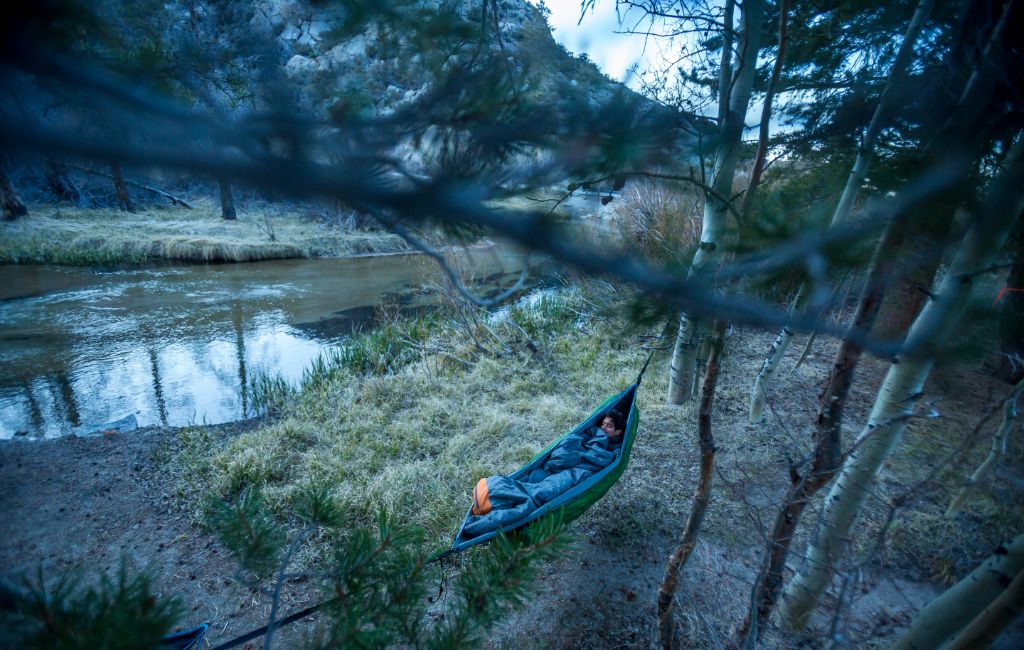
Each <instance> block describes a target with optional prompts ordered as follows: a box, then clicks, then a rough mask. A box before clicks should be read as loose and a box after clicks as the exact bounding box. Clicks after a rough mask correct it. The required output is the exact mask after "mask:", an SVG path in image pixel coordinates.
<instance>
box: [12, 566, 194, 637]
mask: <svg viewBox="0 0 1024 650" xmlns="http://www.w3.org/2000/svg"><path fill="white" fill-rule="evenodd" d="M182 614H183V608H182V605H181V601H180V599H178V598H158V597H157V595H156V592H155V591H154V590H153V579H152V578H151V577H150V575H149V574H147V573H145V572H143V573H134V572H133V571H131V570H130V569H129V568H128V566H127V565H126V564H125V563H124V562H123V561H122V563H121V565H120V567H119V569H118V571H117V574H116V575H115V576H113V577H111V576H108V575H101V576H100V577H99V578H98V580H97V579H90V580H86V577H85V576H84V575H83V574H81V573H64V574H61V575H59V576H57V577H56V578H53V577H47V576H45V575H44V574H43V573H42V571H40V572H39V574H38V575H37V576H36V578H35V579H34V580H26V581H24V584H22V585H13V584H5V583H0V630H2V631H3V636H4V644H5V645H7V644H10V645H9V647H16V648H26V649H33V648H38V649H39V650H43V649H50V648H69V649H71V648H75V649H81V650H86V649H87V648H104V649H107V650H118V649H124V650H129V649H135V648H151V647H156V646H157V645H158V642H159V640H160V639H161V638H162V637H163V636H164V635H166V634H167V633H168V632H169V631H170V630H171V627H172V626H173V625H174V623H175V622H176V621H178V620H179V619H180V618H181V616H182Z"/></svg>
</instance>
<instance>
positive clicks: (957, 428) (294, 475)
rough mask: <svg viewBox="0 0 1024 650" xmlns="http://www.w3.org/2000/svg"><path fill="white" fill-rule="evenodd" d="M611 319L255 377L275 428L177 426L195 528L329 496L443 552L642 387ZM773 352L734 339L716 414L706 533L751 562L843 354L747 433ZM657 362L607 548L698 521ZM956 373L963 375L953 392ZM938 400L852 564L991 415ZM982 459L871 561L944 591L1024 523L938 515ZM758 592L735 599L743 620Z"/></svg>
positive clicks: (595, 523)
mask: <svg viewBox="0 0 1024 650" xmlns="http://www.w3.org/2000/svg"><path fill="white" fill-rule="evenodd" d="M617 305H620V296H619V295H618V294H616V292H615V291H614V290H612V289H610V288H608V287H607V285H605V286H602V287H600V288H594V289H591V290H578V289H563V290H560V291H555V292H551V293H547V294H544V295H543V296H542V297H540V298H536V299H532V300H524V301H521V302H520V303H519V304H518V305H517V306H514V307H512V308H511V309H509V310H507V312H503V313H502V314H501V315H500V316H498V317H491V318H489V319H488V318H487V317H486V316H483V315H478V319H477V320H474V319H472V318H468V319H465V320H460V319H459V318H455V317H454V316H453V315H452V314H442V315H431V316H424V317H418V318H416V319H400V320H396V321H392V322H391V323H390V324H387V325H385V326H383V327H382V328H380V329H379V330H376V331H374V332H372V333H368V334H364V335H362V336H360V337H357V338H356V339H355V340H353V342H352V343H351V345H350V346H349V347H347V348H345V349H343V350H341V351H339V352H338V353H337V354H335V355H334V356H333V357H332V358H330V359H326V360H323V361H321V362H320V363H317V364H315V365H314V366H313V367H312V368H311V369H310V370H309V371H308V372H307V373H306V376H305V379H304V380H303V382H302V383H301V385H300V386H299V387H297V388H292V387H288V386H286V385H285V384H283V383H281V382H275V381H272V380H261V381H259V382H257V383H258V385H257V387H256V388H257V390H256V391H255V392H256V400H257V402H258V403H259V404H260V405H261V406H262V407H263V408H264V409H266V410H267V411H269V412H270V413H271V414H272V417H271V418H270V419H269V420H268V423H267V424H266V425H265V426H263V427H261V428H259V429H257V430H254V431H251V432H247V433H245V434H243V435H240V436H238V437H236V438H233V439H231V440H228V441H225V442H215V441H214V440H213V438H211V436H209V434H208V433H207V432H206V431H205V430H204V429H203V428H193V429H186V430H183V431H182V432H181V434H180V435H181V438H182V441H183V443H184V445H183V452H182V454H181V455H180V456H179V457H178V459H177V462H179V463H181V464H182V465H183V466H184V468H183V470H184V471H182V475H183V476H185V477H186V479H185V481H184V482H183V483H182V484H181V485H180V486H179V493H180V494H181V496H183V497H184V499H185V502H187V503H190V504H191V506H192V507H193V512H194V513H195V515H196V516H197V517H198V516H199V512H200V505H201V500H202V499H201V496H202V495H205V494H209V493H211V492H212V493H216V494H220V495H222V496H225V497H231V496H234V495H237V494H239V493H240V492H241V491H242V490H243V489H244V488H246V487H248V486H258V487H260V488H262V489H263V491H264V493H265V494H266V495H267V496H268V498H269V500H270V501H271V503H273V504H274V505H275V507H277V508H279V509H280V510H281V511H282V512H287V511H288V510H289V507H290V503H291V502H290V500H291V499H292V497H293V495H295V494H296V493H297V492H298V491H299V489H300V488H302V487H303V486H319V487H322V488H324V489H326V490H328V491H329V492H330V493H331V494H333V495H335V496H336V497H337V498H338V499H339V500H340V502H341V503H342V504H343V505H344V507H345V509H346V510H347V511H348V512H349V513H350V515H351V516H353V517H354V520H356V521H361V522H369V521H371V519H372V515H373V513H374V512H375V511H376V510H378V509H379V508H381V507H385V508H387V509H388V510H390V511H391V512H392V513H393V514H394V515H395V516H396V517H397V519H398V520H399V521H400V522H404V523H414V524H419V525H422V526H423V527H424V528H425V529H426V531H427V533H428V538H429V539H430V540H431V541H432V543H436V544H437V545H438V546H441V545H444V544H446V543H448V542H449V541H450V538H451V535H452V534H453V533H454V532H455V527H456V526H457V525H458V523H459V521H460V520H461V517H462V515H463V514H464V512H465V508H466V507H467V506H468V503H469V494H470V490H471V486H472V485H473V483H474V482H475V480H476V479H477V478H479V477H481V476H487V475H490V474H500V473H508V472H510V471H511V470H514V469H516V468H518V467H519V466H521V465H522V464H523V463H525V462H526V461H527V460H529V459H530V458H531V457H532V456H533V455H534V454H535V453H536V452H537V451H539V450H540V449H541V448H543V447H544V446H546V445H547V444H548V443H549V442H550V441H551V440H552V439H553V438H555V437H556V436H558V435H560V434H561V433H563V432H565V431H566V430H568V429H570V428H571V427H572V426H574V425H575V424H576V423H577V422H578V421H579V420H580V419H581V418H583V417H585V416H586V415H587V414H588V413H589V412H590V410H591V409H592V408H593V407H594V406H596V405H597V404H598V403H599V402H600V401H601V400H602V399H603V398H604V397H606V396H607V395H609V394H612V393H614V392H616V391H618V390H620V389H621V388H623V387H625V386H626V385H628V384H629V383H630V382H631V381H632V380H633V379H634V377H635V375H636V372H637V371H638V370H639V368H640V366H641V364H642V362H643V359H644V357H645V356H646V352H645V351H644V350H643V349H642V346H641V343H642V341H640V340H639V339H638V335H641V334H645V333H647V331H646V330H645V329H644V328H642V327H638V326H635V325H630V324H629V323H628V321H626V320H625V319H623V318H621V317H620V316H619V314H621V313H623V311H624V309H620V307H619V306H617ZM768 343H769V340H768V336H767V335H765V334H764V333H761V332H750V331H745V330H737V332H736V334H735V335H733V336H732V337H731V339H730V340H729V342H728V345H727V350H728V352H727V357H726V359H725V363H724V368H723V373H722V378H721V380H720V385H719V392H718V395H717V398H716V404H715V416H714V417H715V424H714V428H715V436H716V444H717V445H718V446H719V451H720V453H719V460H718V467H719V468H720V474H719V476H720V479H716V488H715V495H714V497H713V501H712V506H711V509H710V511H709V513H708V518H707V521H706V524H705V529H706V533H705V538H706V539H708V540H712V541H713V543H714V544H716V545H721V546H724V547H726V548H731V549H737V550H741V551H742V553H744V554H746V555H747V556H750V557H757V555H758V554H759V553H760V542H759V539H760V538H759V533H758V528H759V527H760V526H762V525H767V524H768V523H770V520H771V517H773V516H774V512H775V508H776V507H777V505H776V503H777V501H778V499H779V498H780V497H781V495H782V494H784V492H785V490H786V488H787V487H788V485H789V477H788V465H787V460H786V459H787V458H800V457H803V456H804V455H806V454H807V453H808V451H809V440H808V437H809V436H807V435H806V432H807V431H808V430H809V427H810V424H811V423H812V422H813V417H814V406H815V396H816V394H817V392H818V390H819V386H820V383H821V381H822V380H823V378H824V377H825V376H826V375H827V369H828V366H829V364H830V362H831V355H832V354H833V353H834V347H833V346H831V345H829V344H822V345H820V346H819V349H818V350H817V351H815V352H814V353H813V354H812V355H811V359H810V361H809V362H808V363H807V364H805V366H803V367H802V368H801V369H800V370H799V371H798V372H795V373H792V374H791V375H788V376H787V377H785V378H784V379H782V380H780V381H781V383H780V386H779V388H778V393H777V394H776V395H777V396H776V398H775V400H774V401H773V405H772V409H771V413H772V415H771V418H770V420H769V421H768V422H764V423H759V424H750V423H749V422H747V418H746V414H747V409H746V406H747V397H748V395H749V385H750V384H749V382H750V381H751V380H752V377H753V373H754V372H755V371H756V365H757V362H758V361H759V360H760V355H761V354H762V353H763V350H764V349H765V348H766V347H767V345H768ZM797 347H799V346H797ZM791 362H792V360H789V361H788V363H791ZM664 366H665V359H664V358H663V357H662V358H660V359H657V360H656V361H655V363H654V364H652V367H651V369H650V370H649V372H648V374H647V376H646V378H645V383H644V386H643V389H642V390H641V392H640V395H639V406H640V409H641V411H642V412H643V416H642V419H641V426H640V434H639V438H638V441H637V444H636V447H635V448H634V452H633V459H632V461H631V464H630V467H629V468H628V469H627V471H626V473H625V474H624V476H623V478H622V480H621V481H620V482H619V484H618V485H617V486H616V487H615V488H614V489H613V490H612V491H611V492H610V493H609V495H608V496H607V497H606V498H605V499H604V500H602V501H601V502H600V503H598V504H597V505H596V506H595V507H594V508H593V509H592V510H591V511H590V512H589V513H588V514H587V516H585V517H584V518H583V519H582V520H581V523H580V524H578V527H582V529H583V530H584V531H586V534H587V535H588V537H589V538H590V539H591V540H592V541H595V542H596V543H598V544H599V545H600V546H603V547H607V548H609V549H617V548H622V547H623V546H626V547H628V546H630V545H633V544H642V543H644V542H645V541H646V540H647V539H648V538H650V537H651V536H661V537H662V538H668V539H670V538H671V536H673V535H675V534H676V533H677V532H678V530H679V528H680V527H681V525H682V522H683V519H684V518H685V516H686V513H687V512H688V510H689V505H690V497H691V493H692V489H693V485H694V483H695V480H696V475H697V451H696V445H695V439H694V438H695V423H696V417H695V412H694V407H693V405H692V403H691V404H687V405H684V406H681V407H675V406H667V405H665V404H663V396H664V393H665V390H666V386H665V374H666V373H665V367H664ZM882 369H883V368H882V366H881V365H880V364H875V365H871V364H867V365H866V366H865V367H864V368H863V370H862V372H861V374H860V375H859V379H858V383H857V385H856V388H855V390H854V394H853V395H852V396H851V399H850V406H849V409H848V413H849V416H848V417H849V428H850V430H852V429H855V428H857V427H859V425H860V423H861V422H863V419H864V418H865V417H866V414H867V411H868V410H869V408H870V403H871V400H872V399H873V397H874V391H875V390H876V389H877V386H878V383H879V381H880V372H881V371H882ZM963 376H965V375H963V374H962V373H960V371H958V373H957V374H956V376H955V379H946V380H944V381H947V382H948V381H962V380H963V379H962V378H963ZM969 383H970V385H971V386H973V387H975V388H977V389H978V390H981V389H982V388H984V390H985V391H987V392H986V393H985V395H987V396H988V397H991V398H992V399H997V398H998V396H997V395H996V393H997V392H998V390H1000V389H999V387H998V386H997V385H996V384H995V383H994V382H989V383H986V381H985V380H983V379H979V377H977V376H973V373H972V376H971V377H970V378H969ZM930 386H931V388H929V390H934V391H941V392H942V393H944V394H947V393H948V394H950V395H956V397H951V398H947V399H946V400H945V401H944V415H945V417H943V418H936V419H933V420H929V421H922V422H921V423H920V424H918V425H915V426H913V427H912V428H911V430H910V431H908V434H907V436H906V437H905V439H904V443H903V445H902V446H901V448H900V450H898V451H897V456H894V461H893V463H892V466H891V469H890V472H889V473H887V475H886V477H885V479H884V480H883V482H882V483H881V484H880V486H879V489H878V496H879V499H878V500H877V501H876V502H873V503H872V505H871V506H870V507H869V509H868V511H867V513H866V514H865V517H864V522H865V524H864V525H863V526H861V527H860V529H859V531H858V539H857V540H856V541H857V544H856V545H855V548H856V549H858V550H864V549H867V548H869V547H870V546H871V544H873V542H874V539H875V537H874V535H875V531H876V530H877V527H878V526H879V525H881V522H882V521H883V520H884V516H885V514H886V512H887V509H886V503H887V499H888V498H891V497H893V496H895V495H899V494H901V493H902V492H903V491H904V490H905V489H906V488H907V487H909V486H911V485H913V484H914V483H915V482H916V481H917V480H919V479H920V478H921V477H923V476H924V475H925V474H926V473H927V472H928V471H929V470H930V468H931V467H933V466H934V465H935V464H936V463H937V462H939V461H940V460H941V459H943V458H944V456H945V455H946V454H947V453H948V452H949V451H950V450H951V449H953V448H955V447H956V445H957V444H958V442H959V440H961V439H962V436H963V435H965V434H966V432H967V430H968V429H969V427H970V425H971V423H972V422H973V421H975V418H977V417H978V416H979V415H980V413H982V412H983V411H984V410H986V409H987V408H988V406H989V405H990V402H987V401H986V400H987V399H988V397H983V396H980V395H974V394H973V393H968V392H964V391H963V390H962V389H960V388H957V387H955V386H949V385H944V384H942V383H935V384H930ZM850 435H851V436H852V432H851V433H850ZM937 441H939V442H937ZM986 444H987V443H986V442H985V441H984V440H982V441H981V442H980V444H979V446H978V447H977V448H976V449H975V454H974V455H983V452H984V449H983V448H984V447H985V446H986ZM1012 444H1013V449H1012V450H1011V453H1010V455H1009V457H1008V465H1009V466H1010V467H1012V468H1014V469H1013V471H1015V472H1019V471H1020V468H1021V465H1022V462H1021V461H1022V456H1024V453H1022V452H1024V445H1021V443H1020V441H1015V442H1013V443H1012ZM973 463H976V459H975V458H974V456H968V457H966V458H964V459H960V460H958V461H957V462H955V463H953V464H952V466H951V467H950V468H949V469H948V470H947V471H945V472H943V473H942V474H941V475H940V476H939V480H938V482H937V484H936V485H934V486H932V487H930V488H929V490H928V491H926V492H922V495H921V498H918V499H913V500H911V501H910V502H909V504H908V505H907V506H906V507H905V508H904V509H903V510H902V511H901V513H900V514H899V515H898V517H897V521H896V525H895V526H894V527H893V530H892V534H891V535H890V540H889V541H890V544H889V545H888V546H886V547H885V549H883V552H882V553H880V554H879V555H878V557H877V561H875V562H873V563H872V564H873V566H876V567H879V568H880V570H881V569H883V568H885V567H889V569H886V570H895V571H897V572H898V573H899V574H900V575H904V576H909V577H911V578H912V579H916V580H926V581H936V582H943V581H948V580H949V579H950V578H951V577H952V576H954V575H963V574H964V573H965V572H966V571H968V570H970V568H972V564H973V562H974V561H975V558H976V557H978V555H979V554H985V553H988V552H989V551H990V550H991V548H993V547H994V545H995V544H996V543H997V542H998V541H1000V539H1001V538H1002V537H1004V536H1006V535H1007V534H1009V533H1012V532H1013V530H1012V529H1013V527H1014V523H1013V522H1014V521H1019V520H1020V519H1021V517H1022V516H1024V499H1021V498H1020V497H1021V496H1022V495H1021V494H1020V492H1021V489H1020V488H1019V487H1015V485H1016V483H1012V482H1008V483H1007V482H1004V483H998V484H996V485H993V486H985V487H983V489H981V490H979V492H978V495H977V498H976V500H975V502H974V503H975V504H976V506H977V507H975V508H973V509H972V510H971V512H970V513H969V514H968V515H967V516H964V517H961V518H959V519H958V520H956V521H952V522H947V521H945V520H943V519H942V512H943V509H944V507H945V505H946V504H947V503H948V499H949V496H950V495H951V494H952V493H953V492H955V490H956V489H957V487H958V486H959V483H960V481H962V480H963V477H964V475H965V472H967V471H969V468H971V467H972V464H973ZM815 518H816V515H815V512H814V508H812V509H811V511H809V512H808V513H807V515H806V517H805V520H806V523H807V525H805V526H801V530H800V534H799V539H798V541H797V544H796V545H795V547H794V548H802V541H803V540H806V535H807V534H808V530H809V529H810V526H811V525H813V522H814V521H815ZM313 552H314V553H315V552H316V551H315V550H314V551H313ZM795 560H796V558H794V561H795ZM751 570H752V569H751ZM747 596H748V595H744V594H741V593H737V594H736V607H737V611H738V612H742V608H743V607H744V606H745V605H744V603H745V602H746V600H745V598H746V597H747Z"/></svg>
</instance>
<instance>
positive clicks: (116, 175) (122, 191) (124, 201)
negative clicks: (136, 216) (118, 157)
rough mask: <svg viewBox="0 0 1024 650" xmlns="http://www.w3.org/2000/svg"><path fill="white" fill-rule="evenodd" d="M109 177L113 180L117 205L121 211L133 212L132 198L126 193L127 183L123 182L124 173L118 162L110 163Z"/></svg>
mask: <svg viewBox="0 0 1024 650" xmlns="http://www.w3.org/2000/svg"><path fill="white" fill-rule="evenodd" d="M110 177H111V178H112V179H113V180H114V194H116V195H117V206H118V207H119V208H121V211H122V212H135V206H134V205H132V198H131V197H130V196H129V195H128V185H127V184H126V183H125V182H124V173H123V172H122V171H121V165H120V164H119V163H116V162H112V163H110Z"/></svg>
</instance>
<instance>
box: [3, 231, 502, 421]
mask: <svg viewBox="0 0 1024 650" xmlns="http://www.w3.org/2000/svg"><path fill="white" fill-rule="evenodd" d="M517 257H518V256H517V255H516V254H515V253H513V252H511V251H507V250H499V251H492V252H490V253H487V254H483V255H478V256H477V257H476V259H475V262H474V263H475V264H477V265H478V267H479V270H480V272H482V273H501V272H505V271H508V272H514V271H515V270H516V269H517V268H518V266H519V262H518V260H517ZM435 273H436V270H435V269H434V268H433V267H432V266H430V265H429V264H426V263H424V262H423V261H422V260H420V259H418V258H415V257H411V256H410V257H397V258H396V257H392V258H361V259H356V260H319V261H313V260H290V261H283V262H282V261H278V262H262V263H255V264H239V265H223V266H205V267H185V268H171V269H148V270H134V271H116V272H95V271H88V270H76V269H58V268H47V267H10V266H8V267H0V278H2V279H3V280H4V281H3V282H2V283H0V285H2V286H3V287H4V289H2V290H0V368H2V370H3V372H2V374H0V439H10V438H14V437H22V436H27V437H57V436H61V435H67V434H70V433H73V432H74V431H75V430H76V429H77V428H79V427H90V426H95V425H99V424H103V423H108V422H113V421H115V420H118V419H121V418H124V417H126V416H130V415H134V416H135V417H136V419H137V421H138V424H139V425H140V426H147V425H151V424H166V425H172V426H181V425H186V424H189V423H204V422H206V423H211V424H212V423H218V422H225V421H229V420H234V419H238V418H240V417H245V416H247V415H248V414H249V408H250V396H249V394H248V384H249V380H250V379H251V378H252V377H253V376H255V375H257V374H260V373H268V374H278V375H281V376H282V377H284V378H285V379H286V380H288V381H293V382H294V381H297V380H298V379H299V378H300V377H301V375H302V371H303V370H304V369H305V368H306V367H307V366H308V365H309V363H310V362H311V361H312V360H313V359H315V358H316V357H317V356H318V355H319V354H321V353H322V352H324V351H325V349H326V348H328V347H330V346H333V345H337V344H338V343H339V342H340V340H341V339H342V338H343V336H344V334H345V332H347V331H349V330H351V328H352V326H353V323H354V322H355V323H358V322H359V321H360V319H362V318H364V317H366V316H367V315H368V314H369V313H371V312H372V306H373V305H375V304H377V303H378V302H379V301H380V300H381V297H382V296H384V295H388V294H390V295H394V292H396V291H400V290H403V289H404V288H407V287H409V286H410V285H412V284H413V283H422V282H423V281H425V280H429V279H430V278H431V277H432V276H433V275H434V274H435ZM420 300H422V298H420V297H415V296H414V297H411V298H410V297H407V299H406V302H411V303H413V304H415V303H416V302H417V301H420Z"/></svg>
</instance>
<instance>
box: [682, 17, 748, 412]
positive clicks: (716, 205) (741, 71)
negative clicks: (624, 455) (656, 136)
mask: <svg viewBox="0 0 1024 650" xmlns="http://www.w3.org/2000/svg"><path fill="white" fill-rule="evenodd" d="M764 13H765V3H764V0H747V1H746V2H744V3H743V5H742V7H741V9H740V31H741V33H742V34H743V43H742V48H741V50H740V54H739V68H738V69H737V70H736V72H735V74H734V75H733V77H734V80H733V82H732V88H731V92H730V93H729V95H728V107H729V108H728V111H727V112H726V113H725V115H724V119H723V120H722V123H721V126H720V129H719V132H720V135H721V137H720V139H719V143H718V147H717V149H716V151H715V167H714V182H713V183H712V186H711V188H712V190H713V191H714V193H713V194H712V195H709V196H708V197H707V199H706V200H705V202H704V221H703V224H702V226H701V234H700V244H699V246H698V247H697V252H696V253H694V256H693V262H692V263H691V264H690V272H689V275H690V276H691V277H692V276H693V275H695V274H697V273H698V272H700V271H703V270H706V269H710V268H714V265H715V264H717V263H718V261H719V260H720V259H721V255H722V249H723V248H724V246H723V245H722V244H723V238H724V237H725V234H726V231H727V227H728V222H729V207H728V204H727V203H726V202H725V201H723V200H722V199H721V198H719V197H728V196H731V195H732V182H733V178H734V177H735V175H736V162H737V160H738V158H739V152H740V145H741V144H742V138H743V120H744V117H745V116H746V114H747V107H748V105H749V104H750V96H751V94H752V93H753V88H754V73H755V72H756V71H757V55H758V52H759V51H760V50H761V32H762V23H763V21H764ZM726 27H730V25H727V26H726ZM731 54H732V53H731V51H728V50H724V49H723V53H722V56H723V57H729V56H731ZM720 95H721V93H720ZM723 100H724V96H722V97H720V100H719V103H720V104H721V102H722V101H723ZM697 325H698V324H697V323H696V322H694V319H693V317H692V316H691V315H688V314H681V315H680V327H679V332H678V333H677V335H676V341H675V344H674V345H673V349H672V359H671V361H670V363H669V385H668V403H669V404H682V403H683V402H685V401H686V400H687V399H689V397H690V394H691V392H692V381H691V380H690V378H691V376H692V375H691V372H690V369H691V368H693V366H694V363H695V361H694V359H695V356H696V345H695V341H694V340H693V332H694V329H695V328H696V327H697Z"/></svg>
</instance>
